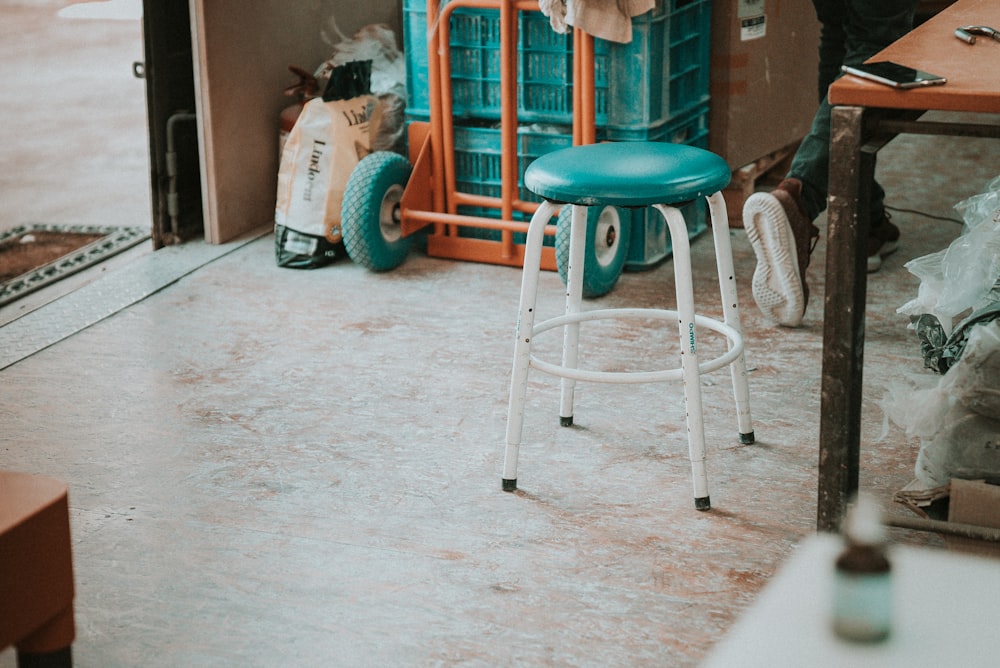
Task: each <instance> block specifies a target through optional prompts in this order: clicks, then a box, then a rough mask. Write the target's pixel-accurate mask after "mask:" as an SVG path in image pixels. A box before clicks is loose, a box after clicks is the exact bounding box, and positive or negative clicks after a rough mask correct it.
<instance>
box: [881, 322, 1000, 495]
mask: <svg viewBox="0 0 1000 668" xmlns="http://www.w3.org/2000/svg"><path fill="white" fill-rule="evenodd" d="M883 406H884V409H885V411H886V416H887V417H888V418H889V419H890V420H892V422H894V423H895V424H897V425H899V426H900V427H902V428H904V429H905V430H906V433H907V435H908V436H916V437H919V439H920V442H921V445H920V451H919V453H918V455H917V462H916V467H915V475H916V479H917V482H918V483H919V484H920V485H921V486H922V487H923V488H924V489H930V488H933V487H937V486H940V485H945V484H947V483H948V482H949V481H950V480H951V479H952V478H962V479H966V480H975V479H996V478H1000V420H998V419H997V418H998V417H1000V321H998V320H993V321H991V322H989V323H987V324H980V325H975V326H973V327H971V328H970V331H969V337H968V342H967V344H966V346H965V352H964V354H963V355H962V357H961V358H960V359H959V360H958V362H956V363H955V365H954V366H953V367H951V368H950V369H949V370H948V372H947V373H946V374H944V375H943V376H941V377H939V378H938V380H937V383H936V384H933V385H929V384H927V383H926V380H925V381H924V382H923V383H920V382H918V381H915V382H914V383H912V384H901V385H899V386H897V387H894V388H891V389H890V391H889V394H888V395H887V397H886V400H885V402H884V404H883Z"/></svg>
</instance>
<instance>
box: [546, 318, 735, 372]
mask: <svg viewBox="0 0 1000 668" xmlns="http://www.w3.org/2000/svg"><path fill="white" fill-rule="evenodd" d="M619 318H645V319H651V320H671V321H674V322H676V321H677V320H678V318H679V314H678V312H677V311H674V310H669V309H651V308H618V309H595V310H590V311H580V312H578V313H569V314H566V315H561V316H558V317H556V318H550V319H549V320H545V321H544V322H540V323H538V324H537V325H535V326H534V327H533V328H532V331H531V336H532V338H534V337H535V336H537V335H538V334H540V333H542V332H545V331H548V330H550V329H555V328H556V327H562V326H565V325H570V324H573V323H579V322H587V321H591V320H615V319H619ZM694 322H695V325H697V326H698V327H704V328H705V329H710V330H712V331H715V332H718V333H719V334H723V335H724V336H725V337H726V338H727V339H728V340H729V351H728V352H726V353H725V354H723V355H720V356H719V357H716V358H714V359H710V360H706V361H704V362H699V363H698V372H699V373H702V374H704V373H710V372H712V371H715V370H717V369H721V368H722V367H725V366H729V365H730V364H732V363H733V361H735V360H736V359H737V358H738V357H739V356H740V355H741V354H742V353H743V335H742V334H741V333H740V332H739V331H737V330H736V329H735V328H733V327H731V326H730V325H727V324H726V323H724V322H721V321H719V320H716V319H714V318H709V317H707V316H702V315H695V317H694ZM530 363H531V366H532V367H534V368H536V369H538V370H539V371H541V372H542V373H547V374H549V375H551V376H558V377H560V378H570V379H572V380H580V381H589V382H595V383H657V382H664V381H676V380H681V379H683V377H684V371H683V369H681V368H676V369H666V370H662V371H591V370H587V369H572V368H569V367H565V366H562V365H560V364H552V363H551V362H546V361H544V360H541V359H539V358H537V357H535V356H534V355H531V357H530Z"/></svg>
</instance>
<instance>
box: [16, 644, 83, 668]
mask: <svg viewBox="0 0 1000 668" xmlns="http://www.w3.org/2000/svg"><path fill="white" fill-rule="evenodd" d="M72 665H73V650H72V646H70V647H64V648H63V649H57V650H56V651H54V652H45V653H43V654H28V653H27V652H19V653H18V655H17V666H18V668H70V667H71V666H72Z"/></svg>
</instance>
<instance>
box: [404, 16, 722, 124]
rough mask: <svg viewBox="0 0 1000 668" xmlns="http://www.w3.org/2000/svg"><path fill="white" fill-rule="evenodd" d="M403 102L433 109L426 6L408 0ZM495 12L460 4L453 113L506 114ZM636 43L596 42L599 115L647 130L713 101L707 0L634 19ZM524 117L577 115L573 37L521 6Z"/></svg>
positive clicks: (567, 118) (454, 26) (554, 120)
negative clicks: (710, 96) (405, 97)
mask: <svg viewBox="0 0 1000 668" xmlns="http://www.w3.org/2000/svg"><path fill="white" fill-rule="evenodd" d="M403 5H404V6H403V12H404V20H403V43H404V52H405V56H406V61H407V90H408V97H409V99H408V103H407V107H408V110H409V112H410V113H411V114H413V115H415V116H422V115H427V113H428V111H429V108H430V104H429V82H428V75H427V5H426V2H425V1H424V0H404V3H403ZM499 22H500V18H499V11H498V10H483V9H470V8H462V9H459V10H456V11H455V13H454V15H453V17H452V22H451V39H450V42H451V47H450V51H451V66H452V77H451V79H452V86H453V91H454V95H453V104H454V115H455V117H456V118H460V119H491V120H496V119H499V117H500V102H501V100H500V63H499V45H500V33H499V27H500V24H499ZM632 26H633V40H632V42H630V43H629V44H617V43H613V42H607V41H605V40H595V44H594V50H595V59H594V66H595V90H594V103H595V110H596V122H597V126H598V127H599V128H604V127H606V128H608V129H609V130H612V131H615V132H617V133H620V134H621V135H622V136H623V137H624V136H625V135H627V134H628V133H629V132H633V133H639V134H641V133H649V132H651V131H654V130H656V129H658V128H660V126H663V125H665V124H666V123H668V122H670V121H671V120H672V119H673V118H674V117H676V116H678V115H680V114H684V113H685V112H688V111H689V110H691V109H692V108H695V107H697V106H699V105H701V104H704V103H706V102H707V101H708V74H709V72H708V69H709V55H710V52H709V46H710V45H709V41H708V40H709V33H710V29H711V5H710V3H709V0H664V1H662V2H660V3H659V4H658V6H657V8H656V9H654V10H652V11H650V12H647V13H646V14H643V15H641V16H638V17H635V18H634V19H633V22H632ZM517 58H518V64H517V65H518V119H519V121H521V122H524V123H549V124H555V125H560V124H561V125H569V124H571V123H572V120H573V119H572V116H573V113H572V112H573V81H572V72H573V38H572V35H564V34H560V33H556V32H555V31H553V30H552V28H551V26H550V25H549V20H548V18H547V17H545V16H544V15H543V14H541V12H521V13H520V14H519V26H518V55H517Z"/></svg>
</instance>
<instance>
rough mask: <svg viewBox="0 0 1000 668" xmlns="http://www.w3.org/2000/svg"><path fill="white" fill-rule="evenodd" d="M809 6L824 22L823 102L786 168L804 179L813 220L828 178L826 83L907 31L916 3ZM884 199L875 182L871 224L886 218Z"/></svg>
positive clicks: (821, 0) (829, 0) (866, 0)
mask: <svg viewBox="0 0 1000 668" xmlns="http://www.w3.org/2000/svg"><path fill="white" fill-rule="evenodd" d="M813 4H814V6H815V7H816V14H817V16H818V17H819V19H820V21H823V28H822V31H821V35H820V66H819V81H820V87H821V90H822V91H823V98H822V100H821V102H820V105H819V108H818V109H817V110H816V115H815V116H814V117H813V123H812V127H811V128H810V130H809V134H808V135H806V137H805V138H803V140H802V144H801V145H800V147H799V150H798V151H797V152H796V154H795V157H794V159H793V161H792V165H791V167H790V168H789V170H788V177H789V178H795V179H798V180H800V181H802V198H803V205H804V206H805V209H806V212H807V213H808V215H809V218H810V219H811V220H815V219H816V217H817V216H819V214H820V213H822V212H823V211H824V210H826V198H827V191H828V184H829V178H830V103H829V101H828V100H827V98H826V94H825V91H826V88H828V87H829V83H826V85H825V86H824V82H826V81H827V78H829V77H832V78H830V79H829V82H830V83H832V81H833V80H834V79H836V78H837V77H839V76H840V66H841V65H857V64H859V63H862V62H864V61H865V60H868V59H869V58H871V57H872V56H873V55H874V54H876V53H877V52H879V51H881V50H882V49H884V48H885V47H887V46H888V45H889V44H892V43H893V42H895V41H896V40H897V39H899V38H900V37H902V36H903V35H905V34H906V33H908V32H909V31H910V30H911V29H912V28H913V15H914V11H915V9H916V5H917V0H881V1H880V2H877V3H876V2H870V0H836V1H835V0H813ZM837 21H839V22H840V24H839V25H836V24H835V23H834V22H837ZM841 39H843V41H842V42H840V41H839V40H841ZM838 54H842V61H841V62H839V63H834V62H833V61H832V60H831V59H832V58H834V57H835V56H837V55H838ZM884 199H885V191H884V190H882V187H881V186H880V185H879V184H878V183H875V184H874V187H873V188H872V199H871V201H870V202H869V211H870V213H871V216H872V218H871V220H872V221H873V224H874V223H876V222H878V221H881V220H883V218H884V215H883V214H884V211H885V208H884V204H883V202H884Z"/></svg>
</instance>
